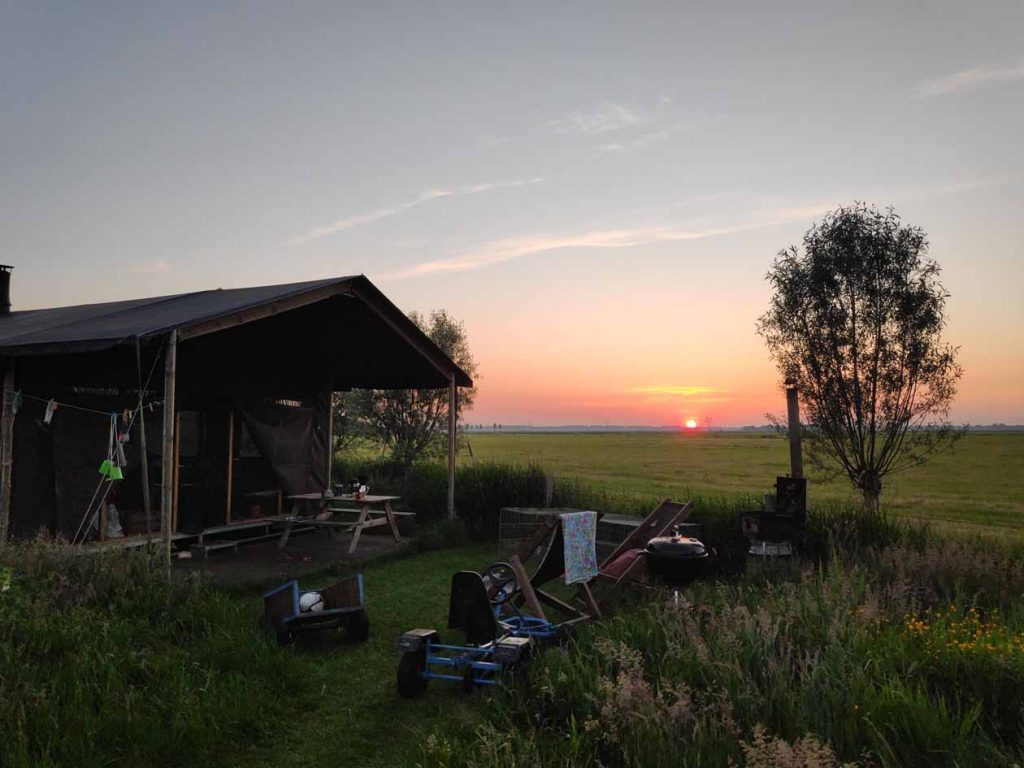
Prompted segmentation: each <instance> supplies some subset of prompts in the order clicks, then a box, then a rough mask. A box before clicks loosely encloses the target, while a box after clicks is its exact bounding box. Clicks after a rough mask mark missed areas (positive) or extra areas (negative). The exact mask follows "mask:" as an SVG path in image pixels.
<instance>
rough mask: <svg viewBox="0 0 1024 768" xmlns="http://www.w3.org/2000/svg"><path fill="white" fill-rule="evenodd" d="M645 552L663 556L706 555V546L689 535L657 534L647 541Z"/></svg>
mask: <svg viewBox="0 0 1024 768" xmlns="http://www.w3.org/2000/svg"><path fill="white" fill-rule="evenodd" d="M646 551H647V552H650V553H652V554H655V555H662V556H665V557H706V556H707V554H708V551H707V548H706V547H705V546H704V544H703V543H702V542H701V541H700V540H699V539H694V538H690V537H689V536H659V537H657V538H654V539H651V540H650V541H649V542H647V550H646Z"/></svg>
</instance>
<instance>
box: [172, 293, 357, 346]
mask: <svg viewBox="0 0 1024 768" xmlns="http://www.w3.org/2000/svg"><path fill="white" fill-rule="evenodd" d="M351 293H352V290H351V286H350V284H349V282H348V281H343V282H338V283H335V284H334V285H328V286H324V287H323V288H317V289H315V290H311V291H305V292H303V293H300V294H297V295H295V296H286V297H284V298H281V299H277V300H276V301H272V302H270V303H268V304H263V305H261V306H258V307H250V308H249V309H243V310H240V311H238V312H231V313H229V314H226V315H221V316H220V317H214V318H210V319H208V320H203V321H200V322H197V323H193V324H192V325H189V326H187V327H185V328H182V329H181V331H180V332H179V336H178V340H179V341H185V340H186V339H194V338H196V337H197V336H205V335H206V334H208V333H216V332H217V331H223V330H226V329H228V328H233V327H235V326H236V325H245V324H246V323H251V322H253V321H254V320H262V319H263V318H266V317H271V316H273V315H277V314H280V313H281V312H288V311H290V310H293V309H300V308H302V307H305V306H308V305H309V304H316V303H317V302H318V301H323V300H324V299H329V298H330V297H332V296H337V295H339V294H349V295H351Z"/></svg>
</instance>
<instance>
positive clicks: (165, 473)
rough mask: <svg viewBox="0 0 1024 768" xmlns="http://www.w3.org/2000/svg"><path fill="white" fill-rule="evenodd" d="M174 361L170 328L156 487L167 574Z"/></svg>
mask: <svg viewBox="0 0 1024 768" xmlns="http://www.w3.org/2000/svg"><path fill="white" fill-rule="evenodd" d="M177 361H178V332H177V331H171V333H170V335H169V336H168V337H167V349H166V351H165V352H164V433H163V446H162V448H163V454H162V458H163V466H162V472H161V475H162V478H161V483H162V486H161V489H160V495H161V499H160V536H161V539H162V548H163V554H164V564H165V565H166V567H167V575H168V577H170V573H171V533H172V531H171V507H172V506H173V504H174V475H175V471H174V422H175V419H174V415H175V414H174V384H175V377H176V367H177Z"/></svg>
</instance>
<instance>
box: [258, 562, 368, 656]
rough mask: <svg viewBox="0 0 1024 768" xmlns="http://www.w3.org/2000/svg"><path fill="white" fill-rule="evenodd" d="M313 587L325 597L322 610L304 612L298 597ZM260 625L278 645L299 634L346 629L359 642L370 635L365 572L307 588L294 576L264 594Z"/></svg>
mask: <svg viewBox="0 0 1024 768" xmlns="http://www.w3.org/2000/svg"><path fill="white" fill-rule="evenodd" d="M308 591H313V592H317V593H319V594H320V596H321V598H322V599H323V607H322V609H321V610H317V611H311V612H305V611H302V610H301V609H300V605H299V600H300V596H301V595H302V594H303V593H304V592H308ZM259 628H260V629H261V630H263V631H264V632H267V633H269V634H272V635H274V636H275V637H276V638H277V643H278V645H287V644H288V643H290V642H291V641H292V640H294V639H295V638H297V637H298V636H300V635H304V634H307V633H320V632H324V631H326V630H331V629H344V630H345V634H346V636H347V637H348V639H349V640H351V641H353V642H357V643H361V642H363V641H365V640H366V639H367V638H368V637H369V636H370V619H369V616H368V615H367V613H366V603H365V600H364V597H363V575H362V574H361V573H359V574H356V575H355V576H349V577H347V578H344V579H342V580H341V581H339V582H337V583H335V584H332V585H331V586H329V587H322V588H320V589H316V590H304V589H301V588H300V587H299V582H298V581H296V580H295V579H292V580H291V581H289V582H286V583H285V584H282V585H281V586H279V587H277V588H275V589H272V590H270V591H269V592H267V593H266V594H264V595H263V615H262V616H261V617H260V619H259Z"/></svg>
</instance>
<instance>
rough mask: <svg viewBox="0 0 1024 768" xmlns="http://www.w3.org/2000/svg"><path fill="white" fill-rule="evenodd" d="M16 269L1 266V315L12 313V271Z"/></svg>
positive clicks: (5, 265) (4, 265)
mask: <svg viewBox="0 0 1024 768" xmlns="http://www.w3.org/2000/svg"><path fill="white" fill-rule="evenodd" d="M12 269H14V267H11V266H8V265H7V264H0V315H8V314H10V312H11V270H12Z"/></svg>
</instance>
